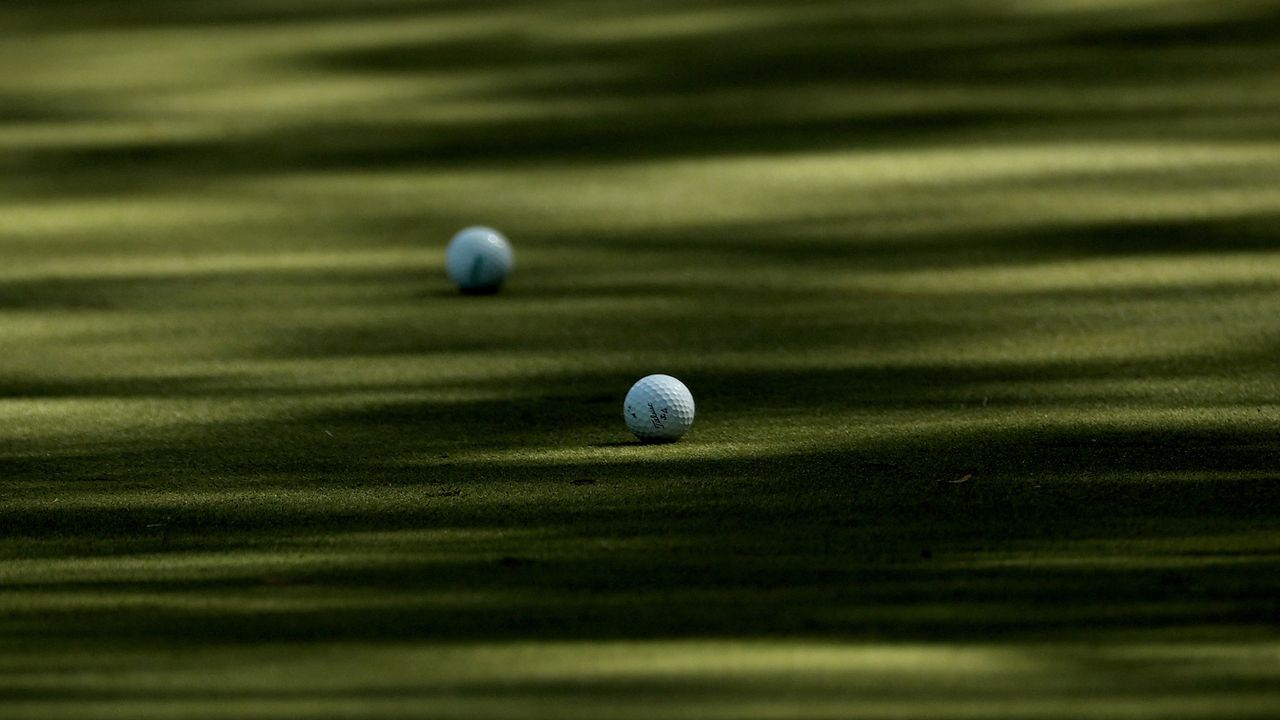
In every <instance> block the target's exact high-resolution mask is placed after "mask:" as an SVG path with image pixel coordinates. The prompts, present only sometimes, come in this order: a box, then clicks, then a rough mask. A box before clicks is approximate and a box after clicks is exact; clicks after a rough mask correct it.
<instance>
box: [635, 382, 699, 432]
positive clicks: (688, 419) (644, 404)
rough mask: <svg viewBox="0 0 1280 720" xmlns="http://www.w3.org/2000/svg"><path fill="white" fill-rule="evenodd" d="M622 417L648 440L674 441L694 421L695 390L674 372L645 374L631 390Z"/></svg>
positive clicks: (687, 430)
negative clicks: (690, 390)
mask: <svg viewBox="0 0 1280 720" xmlns="http://www.w3.org/2000/svg"><path fill="white" fill-rule="evenodd" d="M622 417H623V418H624V419H626V421H627V427H628V428H630V429H631V432H633V433H635V436H636V437H638V438H640V439H641V440H643V441H645V442H673V441H675V440H679V439H680V436H682V435H684V434H685V433H687V432H689V427H690V426H691V425H693V394H692V393H690V392H689V388H687V387H685V386H684V383H682V382H680V381H679V380H677V379H675V378H673V377H671V376H670V375H650V376H648V377H643V378H640V380H638V381H637V382H636V384H635V385H632V386H631V391H630V392H628V393H627V399H626V400H625V401H623V403H622Z"/></svg>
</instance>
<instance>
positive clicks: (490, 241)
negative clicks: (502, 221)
mask: <svg viewBox="0 0 1280 720" xmlns="http://www.w3.org/2000/svg"><path fill="white" fill-rule="evenodd" d="M444 265H445V269H446V270H447V271H448V273H449V278H450V279H451V280H453V281H454V282H455V283H457V285H458V289H460V290H462V292H464V293H468V294H473V295H483V294H487V293H495V292H497V291H498V289H499V288H501V287H502V281H503V280H505V279H506V278H507V275H508V274H510V273H511V269H512V268H513V267H514V266H515V254H514V253H513V252H512V251H511V243H509V242H507V239H506V238H505V237H503V236H502V233H500V232H498V231H497V230H494V229H493V228H487V227H469V228H465V229H463V230H461V231H460V232H459V233H458V234H457V235H454V236H453V239H452V240H450V241H449V249H448V250H446V251H445V256H444Z"/></svg>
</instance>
